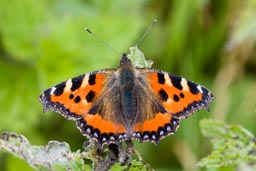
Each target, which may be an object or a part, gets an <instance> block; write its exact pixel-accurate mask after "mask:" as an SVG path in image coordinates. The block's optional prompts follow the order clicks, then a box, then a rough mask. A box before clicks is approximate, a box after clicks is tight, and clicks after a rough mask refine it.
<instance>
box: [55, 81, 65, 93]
mask: <svg viewBox="0 0 256 171" xmlns="http://www.w3.org/2000/svg"><path fill="white" fill-rule="evenodd" d="M65 87H66V84H65V83H61V84H59V85H57V86H55V88H56V90H55V91H54V95H55V96H60V95H62V93H63V92H64V88H65Z"/></svg>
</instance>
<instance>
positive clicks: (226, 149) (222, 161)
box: [197, 119, 256, 170]
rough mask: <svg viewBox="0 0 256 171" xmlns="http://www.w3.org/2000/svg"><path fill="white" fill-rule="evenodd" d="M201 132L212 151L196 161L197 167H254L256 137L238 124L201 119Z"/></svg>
mask: <svg viewBox="0 0 256 171" xmlns="http://www.w3.org/2000/svg"><path fill="white" fill-rule="evenodd" d="M200 126H201V129H202V133H203V135H204V136H206V137H208V138H210V140H211V142H212V145H213V152H212V153H211V154H209V155H208V156H207V157H205V158H203V159H201V161H199V162H198V163H197V166H199V167H224V166H225V167H226V166H236V167H242V165H246V166H247V167H250V168H251V169H252V170H255V169H256V153H255V151H256V143H255V142H256V139H255V137H254V136H253V135H252V134H251V133H250V132H249V131H248V130H246V129H245V128H243V127H241V126H239V125H226V124H225V123H223V122H221V121H214V120H207V119H205V120H202V121H201V122H200Z"/></svg>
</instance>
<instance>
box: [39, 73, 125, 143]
mask: <svg viewBox="0 0 256 171" xmlns="http://www.w3.org/2000/svg"><path fill="white" fill-rule="evenodd" d="M115 71H116V70H101V71H96V72H92V73H88V74H84V75H81V76H78V77H75V78H72V79H69V80H67V81H64V82H62V83H60V84H58V85H56V86H54V87H52V88H49V89H47V90H46V91H44V92H43V93H42V94H41V95H40V97H39V100H40V101H41V103H42V105H43V108H44V111H49V110H53V111H55V112H58V113H60V114H61V115H62V116H64V117H65V118H66V119H68V120H76V122H77V126H78V128H79V129H80V130H81V132H82V133H83V134H84V135H88V136H90V137H92V138H94V139H96V140H97V141H99V142H102V143H104V142H110V141H113V142H114V141H116V139H117V137H116V135H120V136H123V135H124V134H125V128H124V127H123V125H121V124H120V122H119V123H118V121H117V119H118V118H116V117H115V116H114V114H113V112H112V113H111V112H102V113H104V114H105V113H108V115H107V116H103V115H102V114H100V113H99V109H102V108H103V107H102V106H97V104H102V103H104V104H105V105H104V106H105V108H103V109H102V110H104V109H106V108H108V109H110V110H111V108H110V107H109V106H110V105H113V104H111V100H108V99H106V98H105V96H109V95H110V94H109V91H108V89H110V88H109V87H108V86H106V85H110V84H111V79H112V77H113V73H115ZM112 82H113V81H112ZM110 97H111V96H110ZM104 99H106V100H108V101H107V102H106V100H105V102H104ZM99 102H101V103H99ZM121 138H122V137H121Z"/></svg>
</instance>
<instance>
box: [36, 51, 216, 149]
mask: <svg viewBox="0 0 256 171" xmlns="http://www.w3.org/2000/svg"><path fill="white" fill-rule="evenodd" d="M213 99H214V96H213V94H212V93H211V92H210V91H209V90H207V89H206V88H205V87H203V86H201V85H199V84H196V83H194V82H192V81H189V80H187V79H185V78H182V77H179V76H176V75H174V74H171V73H167V72H163V71H160V70H157V69H150V68H139V67H136V66H134V65H133V64H132V62H131V60H130V59H129V58H128V57H127V55H126V54H123V56H122V58H121V60H120V66H119V68H118V69H103V70H98V71H94V72H90V73H87V74H84V75H80V76H78V77H75V78H71V79H69V80H67V81H64V82H62V83H60V84H57V85H55V86H53V87H51V88H49V89H47V90H45V91H44V92H43V93H42V94H41V95H40V97H39V100H40V101H41V103H42V105H43V110H44V112H46V111H49V110H53V111H55V112H57V113H60V114H61V115H62V116H64V117H65V118H66V119H68V120H74V121H76V125H77V127H78V128H79V129H80V131H81V132H82V134H83V135H85V136H87V137H89V138H92V139H94V140H95V141H96V142H98V143H99V144H101V145H104V144H110V143H120V142H122V141H125V140H139V141H140V142H144V141H149V142H153V143H155V144H158V143H159V141H160V140H161V139H162V138H164V137H166V136H167V135H169V134H173V133H175V132H176V130H177V128H178V127H179V123H180V120H181V119H183V118H187V117H188V116H190V115H191V114H192V113H194V112H196V111H198V110H199V109H204V110H208V108H209V105H210V103H211V101H212V100H213Z"/></svg>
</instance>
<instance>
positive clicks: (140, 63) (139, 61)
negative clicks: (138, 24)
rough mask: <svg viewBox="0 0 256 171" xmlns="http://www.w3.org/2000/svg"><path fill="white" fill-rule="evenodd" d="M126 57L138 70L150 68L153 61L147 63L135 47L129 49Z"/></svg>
mask: <svg viewBox="0 0 256 171" xmlns="http://www.w3.org/2000/svg"><path fill="white" fill-rule="evenodd" d="M127 57H128V58H129V59H130V60H131V61H132V64H133V65H134V66H136V67H138V68H151V66H152V64H153V61H147V60H146V59H145V56H144V54H143V53H142V51H141V50H140V49H139V48H138V47H137V46H134V47H130V53H129V54H128V55H127Z"/></svg>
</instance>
